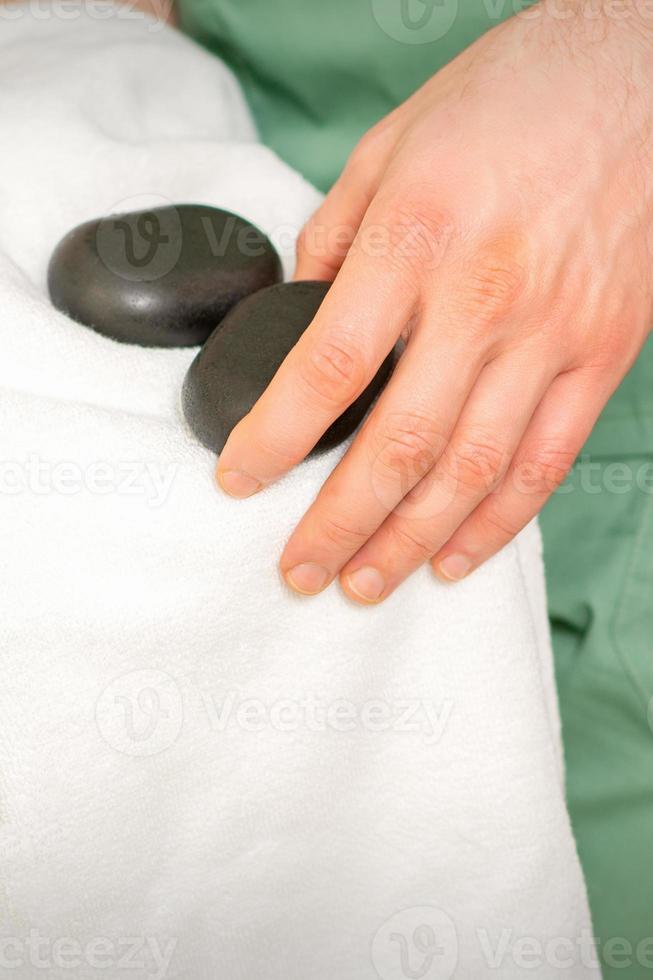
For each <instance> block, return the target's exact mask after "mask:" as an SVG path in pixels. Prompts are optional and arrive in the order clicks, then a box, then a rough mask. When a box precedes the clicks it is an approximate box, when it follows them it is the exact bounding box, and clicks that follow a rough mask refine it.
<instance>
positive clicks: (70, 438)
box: [0, 4, 598, 980]
mask: <svg viewBox="0 0 653 980" xmlns="http://www.w3.org/2000/svg"><path fill="white" fill-rule="evenodd" d="M64 9H65V11H67V12H68V14H67V16H63V15H62V13H61V11H62V10H64ZM37 10H38V13H39V16H38V17H37V16H36V11H37ZM48 11H50V13H49V14H48ZM93 11H95V16H94V15H93ZM98 11H101V12H102V17H100V16H99V14H98ZM4 18H5V19H4V21H3V25H2V32H1V33H0V118H2V133H3V137H2V139H3V147H2V154H1V155H0V215H1V216H2V217H1V223H0V298H1V309H2V315H1V316H0V345H1V350H2V356H1V357H0V404H1V411H2V425H1V426H0V508H1V514H2V517H1V520H2V550H1V552H0V561H1V562H2V566H3V577H2V583H3V584H2V590H1V592H0V632H1V640H2V642H1V650H0V668H1V676H2V684H1V685H0V971H3V975H4V971H6V975H7V976H12V977H17V978H20V980H23V978H37V977H38V978H40V977H43V976H47V977H48V978H50V980H62V978H68V977H71V976H75V977H79V978H83V980H89V978H95V977H96V976H97V977H106V976H110V977H111V980H120V978H123V977H129V978H132V980H133V978H148V977H156V978H157V980H162V978H163V977H167V978H179V980H182V978H183V980H253V978H254V977H257V978H258V977H260V978H265V980H304V978H308V977H310V978H311V980H327V978H328V980H373V978H379V977H380V978H381V980H401V978H408V977H413V978H422V980H423V978H427V980H433V978H436V980H447V978H449V977H458V978H474V980H476V978H478V977H484V976H488V977H490V976H492V977H494V976H500V977H501V978H502V980H505V978H508V980H510V978H513V977H522V976H524V977H526V976H528V977H546V978H550V977H552V976H556V975H558V972H561V973H562V974H563V975H564V976H573V977H574V978H575V980H577V978H583V977H586V976H597V975H598V970H595V969H594V968H593V966H592V964H593V963H594V958H593V956H592V955H591V954H592V945H591V924H590V918H589V913H588V907H587V901H586V894H585V887H584V882H583V877H582V874H581V870H580V867H579V863H578V858H577V855H576V850H575V846H574V841H573V838H572V834H571V830H570V825H569V820H568V815H567V811H566V807H565V801H564V790H563V771H562V760H561V743H560V730H559V720H558V714H557V708H556V701H555V692H554V686H553V672H552V658H551V649H550V642H549V636H548V632H547V625H546V613H545V597H544V584H543V572H542V563H541V554H540V540H539V534H538V530H537V527H536V526H535V525H531V526H530V527H529V528H528V529H527V530H526V531H525V532H524V533H523V534H522V535H520V537H519V538H518V539H517V540H516V541H515V542H514V543H512V544H511V545H509V546H508V547H507V548H506V549H505V550H504V551H503V552H502V553H501V554H499V555H498V556H497V557H496V558H494V559H493V560H492V561H491V562H489V563H488V564H487V565H486V566H485V567H484V568H483V569H481V570H480V571H478V572H477V573H476V574H474V575H473V576H472V577H471V578H470V579H469V580H467V581H465V582H462V583H460V584H459V585H455V586H450V587H449V586H444V585H441V584H439V583H438V582H437V581H435V579H434V577H433V576H432V574H431V573H430V570H428V569H427V568H424V569H422V570H421V571H420V572H419V573H418V574H416V575H414V576H413V577H412V579H411V580H410V581H409V582H408V583H407V584H406V585H405V586H403V587H402V588H401V589H400V590H399V591H398V592H397V593H396V594H395V595H394V596H392V597H391V598H390V599H389V600H388V601H387V602H386V603H384V604H383V605H381V606H379V607H377V608H370V609H363V608H358V607H356V606H354V605H352V604H350V603H349V602H348V601H347V600H346V599H345V598H344V597H343V595H342V594H341V593H340V592H339V590H338V589H337V588H331V589H330V590H328V591H327V592H326V593H325V594H323V595H321V596H319V597H317V598H315V599H312V600H305V599H301V598H298V597H296V596H293V595H291V594H290V593H289V592H288V590H287V589H286V588H285V587H284V585H283V584H282V582H281V581H280V579H279V575H278V572H277V569H276V561H277V559H278V556H279V554H280V550H281V548H282V545H283V542H284V540H285V539H286V537H287V535H288V534H289V532H290V531H291V529H292V527H293V526H294V524H295V523H296V522H297V520H298V519H299V518H300V516H301V514H302V512H303V511H304V509H305V508H306V507H307V505H308V504H309V503H310V501H311V499H312V498H313V497H314V495H315V493H316V492H317V490H318V488H319V487H320V485H321V482H322V481H323V480H324V478H325V477H326V475H327V473H328V472H329V471H330V469H331V468H332V467H333V465H334V464H335V462H336V461H337V459H338V458H339V457H340V454H341V450H337V451H334V452H332V453H330V454H328V455H326V456H323V457H321V458H318V459H315V460H312V461H310V462H307V463H305V464H302V465H301V466H299V467H298V468H297V469H296V470H295V471H294V472H293V473H291V474H290V475H289V476H288V477H287V478H285V479H284V480H282V481H281V482H280V483H279V484H278V485H276V486H274V487H271V488H270V489H269V490H266V491H265V492H264V493H262V494H261V495H259V496H257V497H256V498H253V499H251V500H248V501H242V502H237V501H233V500H230V499H228V498H226V497H225V496H223V495H221V494H220V493H219V492H218V491H217V490H216V489H215V487H214V485H213V480H212V472H213V466H214V460H213V458H212V456H211V454H210V453H208V452H206V451H205V450H204V449H202V448H201V447H199V446H198V445H197V444H196V442H195V441H194V439H193V438H192V435H191V434H190V433H189V432H188V431H187V430H186V428H185V426H184V423H183V420H182V418H181V415H180V411H179V391H180V386H181V382H182V379H183V376H184V373H185V370H186V368H187V366H188V365H189V363H190V361H191V359H192V357H193V356H194V351H191V350H151V349H147V350H146V349H140V348H137V347H130V346H125V345H120V344H117V343H114V342H112V341H110V340H108V339H106V338H104V337H101V336H99V335H96V334H95V333H93V331H91V330H88V329H86V328H85V327H83V326H80V325H78V324H76V323H73V322H72V321H70V320H69V319H67V318H66V317H65V316H63V315H61V314H60V313H58V312H56V311H55V310H54V309H53V308H52V307H51V305H50V304H49V301H48V298H47V294H46V288H45V275H46V268H47V261H48V257H49V254H50V252H51V251H52V249H53V247H54V245H55V244H56V242H57V240H58V239H59V238H60V236H61V235H62V234H63V233H65V232H66V231H67V230H68V229H69V228H71V227H72V226H74V225H75V224H77V223H79V222H80V221H83V220H87V219H90V218H93V217H98V216H100V215H103V214H106V213H109V212H111V211H115V210H130V209H133V208H134V207H138V206H139V205H141V204H146V203H147V204H149V203H153V202H159V203H162V202H166V201H173V202H182V201H186V202H198V203H205V204H212V205H217V206H224V207H227V208H229V209H231V210H234V211H237V212H239V213H242V214H243V215H245V216H246V217H248V218H250V219H251V220H253V221H254V222H255V223H256V224H258V225H260V226H261V227H262V228H263V229H264V230H265V231H266V232H267V233H268V234H270V235H271V237H272V238H273V239H274V240H275V241H276V242H277V244H278V245H279V246H280V247H281V249H282V251H283V254H284V261H285V263H286V271H287V272H290V271H291V266H292V246H293V241H294V238H295V236H296V233H297V230H298V229H299V227H300V226H301V224H302V223H303V221H304V220H305V219H306V217H307V216H308V215H309V214H310V212H311V210H312V209H313V208H314V207H315V206H316V204H317V203H318V202H319V196H318V195H317V193H316V192H315V191H314V190H313V189H312V188H311V187H310V186H308V185H307V184H306V183H305V182H304V181H303V180H302V179H301V178H300V177H299V176H298V175H297V174H295V173H293V172H291V171H290V170H289V169H288V168H287V167H286V166H285V165H283V164H282V163H281V162H280V161H279V160H277V159H276V158H275V157H274V155H273V154H272V153H271V152H269V151H268V150H267V149H265V148H264V147H262V146H261V145H259V144H258V143H257V142H256V134H255V131H254V127H253V125H252V122H251V119H250V117H249V114H248V111H247V109H246V106H245V104H244V102H243V99H242V96H241V94H240V92H239V89H238V87H237V84H236V82H235V80H234V79H233V77H232V76H231V75H230V74H229V73H228V71H227V70H226V69H225V68H224V66H223V65H222V64H220V62H219V61H218V60H217V59H214V58H212V57H210V56H209V55H207V54H206V53H204V52H202V51H201V50H200V49H199V48H197V47H195V46H194V45H193V44H192V43H190V42H189V41H187V40H185V39H184V38H182V37H181V36H180V35H179V34H178V33H176V32H175V31H173V30H171V29H168V28H165V29H161V28H159V27H158V26H157V25H155V24H154V22H152V21H149V20H144V19H139V18H137V17H135V15H134V14H133V13H131V14H129V13H125V12H121V11H119V9H118V8H111V7H107V6H102V7H100V6H98V5H96V6H95V7H89V8H88V10H87V11H86V12H85V13H84V12H82V11H81V10H77V11H75V8H72V7H70V5H68V4H67V5H66V6H65V8H63V7H62V6H61V4H59V5H56V6H53V7H52V8H48V7H46V6H43V5H41V6H39V7H38V8H35V7H34V6H29V5H28V6H25V7H23V8H21V7H12V8H10V10H8V11H7V12H6V14H5V15H4ZM570 964H572V965H571V966H570Z"/></svg>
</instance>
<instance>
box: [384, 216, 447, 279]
mask: <svg viewBox="0 0 653 980" xmlns="http://www.w3.org/2000/svg"><path fill="white" fill-rule="evenodd" d="M386 220H387V223H388V233H389V234H388V238H389V244H390V248H389V253H388V259H389V264H390V267H391V268H395V269H397V270H398V271H399V272H400V273H401V274H402V275H406V274H410V273H423V271H424V270H425V269H432V268H433V267H434V266H436V265H438V264H439V263H440V261H441V259H442V256H443V255H444V252H445V251H446V249H447V247H448V245H449V242H450V240H451V238H452V236H453V235H454V234H455V228H456V222H455V220H454V218H453V215H452V213H451V212H450V211H447V210H444V209H442V208H438V207H436V206H431V205H429V204H428V203H424V201H423V200H419V201H418V202H416V203H411V200H410V198H409V199H408V200H405V201H402V202H398V203H393V204H391V205H390V206H389V208H388V213H387V218H386Z"/></svg>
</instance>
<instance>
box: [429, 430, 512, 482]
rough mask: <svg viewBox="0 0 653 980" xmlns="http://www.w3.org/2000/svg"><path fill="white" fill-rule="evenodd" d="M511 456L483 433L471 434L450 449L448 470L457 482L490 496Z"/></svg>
mask: <svg viewBox="0 0 653 980" xmlns="http://www.w3.org/2000/svg"><path fill="white" fill-rule="evenodd" d="M507 461H508V454H507V452H506V450H505V449H504V448H503V446H501V445H500V444H499V443H498V441H497V440H496V439H494V438H492V437H491V436H488V435H483V434H482V433H478V434H474V433H469V434H468V435H467V436H466V437H465V438H464V439H463V440H461V441H460V442H458V443H457V444H456V445H455V446H452V447H451V450H450V452H448V453H447V459H446V462H445V467H446V469H447V472H448V474H449V476H450V477H452V479H454V480H455V481H456V483H459V484H461V485H462V486H464V487H465V488H467V489H468V490H472V491H474V492H480V491H485V492H487V493H490V491H491V490H492V489H494V488H495V487H496V486H497V485H498V483H499V481H500V480H501V477H502V475H503V474H504V472H505V470H506V466H507Z"/></svg>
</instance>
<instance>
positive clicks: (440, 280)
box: [218, 3, 653, 602]
mask: <svg viewBox="0 0 653 980" xmlns="http://www.w3.org/2000/svg"><path fill="white" fill-rule="evenodd" d="M652 123H653V23H645V22H644V21H643V20H641V19H640V18H639V17H638V15H637V14H636V13H635V10H634V8H627V9H626V11H625V13H624V10H623V8H621V7H620V8H619V11H618V12H617V19H611V17H610V16H609V13H601V14H599V13H597V9H596V8H595V7H592V8H591V9H590V8H587V7H584V6H583V7H581V6H579V5H578V4H577V3H574V4H573V5H570V6H569V7H568V8H567V9H565V8H564V7H562V6H558V5H556V6H555V7H554V9H553V10H549V9H548V8H547V9H544V8H541V7H537V8H531V9H530V10H529V11H528V14H527V15H526V14H523V15H521V16H520V17H516V18H513V19H512V20H511V21H508V22H507V23H505V24H503V25H501V26H500V27H498V28H496V29H494V30H493V31H491V32H490V33H489V34H486V35H485V36H484V37H482V38H481V39H480V40H479V41H477V42H476V43H475V44H474V45H473V46H472V47H471V48H469V49H468V50H467V51H465V52H464V53H463V54H462V55H460V56H459V57H458V58H457V59H456V60H455V61H454V62H452V63H451V64H450V65H449V66H447V67H446V68H445V69H444V70H443V71H441V72H439V73H438V74H437V75H436V76H435V77H434V78H432V79H431V80H430V81H429V82H428V83H427V84H426V85H425V86H424V87H423V88H422V89H421V90H419V91H418V92H417V93H416V94H415V95H414V96H413V97H412V98H411V99H409V100H408V102H406V103H405V104H404V105H402V106H401V107H400V108H399V109H397V110H396V111H395V112H393V113H392V114H391V115H390V116H389V117H387V118H386V119H385V120H383V122H381V123H380V124H379V125H378V126H376V127H375V128H374V129H373V130H372V131H371V132H370V133H369V134H368V135H367V136H366V137H365V138H364V139H363V141H362V142H361V143H360V145H359V146H358V147H357V149H356V150H355V151H354V153H353V155H352V158H351V160H350V161H349V163H348V165H347V167H346V169H345V171H344V173H343V175H342V177H341V178H340V180H339V181H338V183H337V184H336V186H335V187H334V188H333V190H332V191H331V193H330V194H329V195H328V197H327V198H326V200H325V202H324V204H323V205H322V207H321V208H320V210H319V211H318V212H317V214H316V215H315V216H314V217H313V219H312V220H311V221H310V222H309V224H308V226H307V227H306V228H305V230H304V233H303V235H302V237H301V241H300V244H299V249H298V266H297V278H301V279H310V278H329V279H333V278H334V277H335V282H334V285H333V286H332V288H331V290H330V292H329V295H328V296H327V299H326V301H325V302H324V304H323V306H322V308H321V310H320V311H319V313H318V316H317V317H316V319H315V321H314V322H313V324H312V325H311V327H310V328H309V329H308V330H307V331H306V333H305V335H304V336H303V337H302V339H301V341H300V343H299V344H298V345H297V346H296V347H295V348H294V350H293V351H292V352H291V353H290V355H289V356H288V358H287V359H286V361H285V362H284V364H283V365H282V367H281V368H280V370H279V372H278V374H277V375H276V377H275V379H274V381H273V382H272V384H271V385H270V387H269V388H268V390H267V391H266V392H265V394H264V395H263V397H262V398H261V399H260V401H259V402H258V403H257V405H256V406H255V407H254V409H253V410H252V412H251V413H250V414H249V415H248V416H247V417H246V418H245V419H243V420H242V422H241V423H240V424H239V425H238V426H237V427H236V429H235V430H234V432H233V433H232V435H231V438H230V439H229V441H228V443H227V445H226V447H225V449H224V451H223V453H222V456H221V457H220V461H219V469H218V477H219V480H220V482H221V484H222V486H223V487H224V488H225V489H226V490H227V492H230V493H232V494H234V495H235V496H248V495H249V494H250V493H252V492H254V491H255V490H257V489H260V488H261V487H264V486H265V485H266V484H268V483H270V482H271V481H273V480H275V479H276V478H277V477H279V476H281V474H283V473H284V472H285V471H286V470H288V469H289V468H290V467H292V466H294V465H295V464H296V463H298V462H299V461H300V460H301V459H303V457H304V456H305V455H306V454H307V453H308V452H309V450H310V449H311V448H312V446H313V445H314V444H315V442H316V441H317V440H318V438H319V437H320V435H321V434H322V433H323V432H324V431H325V430H326V428H327V427H328V426H329V425H330V423H331V422H333V420H334V419H335V418H336V417H337V416H338V415H340V414H341V413H342V412H343V410H344V409H345V408H346V407H347V406H348V405H349V404H350V403H351V402H352V401H353V400H354V399H355V398H356V396H357V395H358V394H359V393H360V392H361V391H362V390H363V388H364V387H365V386H366V385H367V383H368V382H369V380H370V378H371V377H372V376H373V374H374V373H375V371H376V370H377V368H378V367H379V365H380V364H381V362H382V360H383V359H384V358H385V356H386V355H387V354H388V352H389V351H390V350H391V349H392V347H393V346H394V345H395V343H396V342H397V340H398V338H400V337H403V338H404V340H405V341H406V349H405V353H404V354H403V356H402V358H401V360H400V362H399V365H398V367H397V369H396V371H395V374H394V376H393V378H392V380H391V382H390V384H389V385H388V387H387V388H386V390H385V392H384V393H383V395H382V396H381V398H380V399H379V401H378V402H377V404H376V406H375V408H374V409H373V411H372V412H371V414H370V416H369V417H368V419H367V421H366V423H365V425H364V426H363V428H362V430H361V431H360V433H359V434H358V436H357V437H356V439H355V440H354V442H353V444H352V446H351V447H350V448H349V450H348V452H347V453H346V455H345V456H344V458H343V460H342V461H341V463H340V464H339V465H338V466H337V467H336V469H335V470H334V472H333V473H332V475H331V476H330V478H329V479H328V480H327V482H326V483H325V485H324V486H323V488H322V490H321V491H320V493H319V495H318V497H317V499H316V501H315V503H314V504H313V505H312V506H311V508H310V510H309V511H308V513H307V514H306V515H305V516H304V518H303V519H302V521H301V523H300V524H299V526H298V527H297V529H296V530H295V532H294V533H293V535H292V537H291V539H290V541H289V542H288V544H287V546H286V549H285V551H284V554H283V557H282V560H281V568H282V571H283V573H284V575H285V576H286V579H287V581H288V583H289V584H290V585H291V586H292V587H293V588H295V589H296V590H297V591H299V592H303V593H308V594H312V593H316V592H319V591H321V590H322V589H323V588H325V587H326V586H327V585H328V584H329V583H330V582H331V581H332V579H333V578H334V577H335V576H337V575H340V579H341V583H342V585H343V587H344V589H345V591H346V592H347V593H348V594H349V595H350V596H351V597H352V598H353V599H356V600H358V601H364V602H376V601H378V600H381V599H384V598H385V597H386V596H388V595H389V594H390V593H391V592H392V591H393V590H394V589H395V588H396V587H397V586H398V585H399V583H400V582H401V581H402V580H403V579H405V578H406V576H408V575H409V574H410V573H411V572H412V571H413V570H414V569H415V568H417V567H418V566H419V565H421V564H422V563H423V562H425V561H427V560H430V561H431V562H432V564H433V567H434V569H435V570H436V572H437V573H438V574H439V575H440V576H441V577H443V578H445V579H459V578H461V577H463V576H464V575H466V574H467V573H469V572H470V571H472V570H473V569H474V568H476V567H477V566H478V565H480V564H481V563H482V562H484V561H485V560H486V559H487V558H489V557H490V556H491V555H492V554H494V553H495V552H496V551H498V550H499V549H500V548H501V547H503V545H505V544H506V542H508V541H509V540H510V539H511V538H512V537H513V536H514V535H515V534H516V533H517V532H518V531H519V530H520V529H521V528H523V527H524V525H525V524H526V523H527V522H528V521H529V520H530V519H531V518H532V517H533V516H534V515H535V514H537V513H538V511H539V510H540V508H541V507H542V505H543V504H544V502H545V501H546V499H547V497H548V496H549V494H550V493H551V492H552V491H553V490H554V489H555V487H556V486H557V485H558V484H559V483H560V482H561V481H562V480H563V479H564V477H565V475H566V474H567V472H568V470H569V468H570V466H571V464H572V462H573V460H574V458H575V457H576V455H577V453H578V452H579V450H580V448H581V447H582V445H583V443H584V441H585V439H586V438H587V436H588V434H589V432H590V430H591V428H592V426H593V424H594V422H595V421H596V418H597V416H598V415H599V413H600V411H601V409H602V407H603V406H604V404H605V402H606V401H607V399H608V398H609V396H610V394H611V393H612V391H613V390H614V389H615V387H616V386H617V385H618V384H619V382H620V381H621V379H622V378H623V376H624V374H625V373H626V371H627V370H628V368H629V367H630V366H631V365H632V363H633V361H634V359H635V358H636V356H637V354H638V352H639V351H640V349H641V347H642V344H643V343H644V340H645V338H646V336H647V333H648V331H649V328H650V325H651V322H652V321H653V285H652V282H653V146H652V137H651V126H652ZM343 244H344V246H345V247H344V248H343Z"/></svg>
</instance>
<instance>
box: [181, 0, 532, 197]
mask: <svg viewBox="0 0 653 980" xmlns="http://www.w3.org/2000/svg"><path fill="white" fill-rule="evenodd" d="M404 2H406V4H407V6H406V10H405V13H406V15H407V17H408V18H410V19H408V20H406V24H407V25H408V26H405V25H404V21H403V20H402V16H401V14H402V3H401V2H400V0H179V15H180V24H181V26H182V28H183V29H184V30H185V31H187V32H188V33H189V34H191V35H192V36H194V37H195V38H197V39H198V40H199V41H201V42H202V43H203V44H205V45H206V46H207V47H208V48H210V49H211V50H213V51H215V52H216V53H217V54H219V55H220V56H221V57H222V58H224V59H225V60H226V61H227V62H228V63H229V64H230V65H231V66H232V67H233V68H234V69H235V71H236V72H237V74H238V75H239V77H240V80H241V82H242V85H243V87H244V90H245V94H246V95H247V98H248V101H249V103H250V106H251V108H252V111H253V112H254V115H255V117H256V120H257V123H258V126H259V131H260V134H261V139H262V140H263V142H264V143H266V144H267V145H268V146H271V147H272V148H273V149H274V150H276V152H277V153H278V154H279V155H280V156H281V157H282V158H283V159H284V160H287V161H288V163H290V164H292V166H294V167H295V168H296V169H297V170H299V171H300V173H303V174H304V175H305V176H306V177H308V179H309V180H311V181H312V182H313V183H314V184H315V185H316V186H317V187H319V188H320V189H321V190H326V189H328V187H330V186H331V184H332V183H333V182H334V181H335V180H336V178H337V176H338V174H339V173H340V171H341V170H342V167H343V165H344V163H345V161H346V159H347V157H348V155H349V153H350V152H351V150H352V148H353V147H354V146H355V144H356V143H357V142H358V140H359V139H360V137H361V136H362V135H363V133H365V132H366V130H368V129H369V128H370V126H372V125H373V124H374V123H375V122H377V121H378V120H379V119H381V118H382V117H383V116H384V115H386V114H387V113H388V112H389V111H390V109H392V108H394V106H396V105H398V104H399V103H400V102H403V100H404V99H406V98H407V97H408V96H409V95H411V94H412V92H414V91H415V89H416V88H418V87H419V86H420V85H421V84H422V83H423V82H425V81H426V79H427V78H429V77H430V76H431V75H432V74H433V73H434V72H435V71H437V69H438V68H440V67H441V66H442V65H444V64H445V63H446V62H447V61H450V60H451V58H452V57H453V56H454V55H455V54H456V53H457V52H458V51H460V50H461V49H462V48H464V47H466V46H467V45H468V44H470V43H471V42H472V41H473V40H474V39H475V38H477V37H478V36H479V34H482V33H483V32H484V31H486V30H487V29H488V27H490V26H492V23H497V22H498V21H497V20H495V21H492V22H491V21H490V20H489V17H488V14H487V11H486V7H487V8H488V9H489V10H493V9H494V8H495V7H496V8H498V9H500V10H502V11H503V12H504V14H505V16H507V15H508V14H509V13H511V12H512V11H513V4H512V3H497V4H489V3H488V4H484V3H482V2H481V0H478V2H471V3H470V2H469V0H460V3H459V0H442V2H438V3H436V4H435V6H433V13H432V16H430V17H428V19H427V20H425V23H424V24H423V26H421V27H420V26H419V25H420V17H421V15H423V14H424V12H425V10H426V11H427V12H428V10H427V8H425V6H424V4H423V3H422V0H404ZM459 6H460V8H461V9H458V8H459ZM432 38H434V40H431V39H432Z"/></svg>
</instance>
